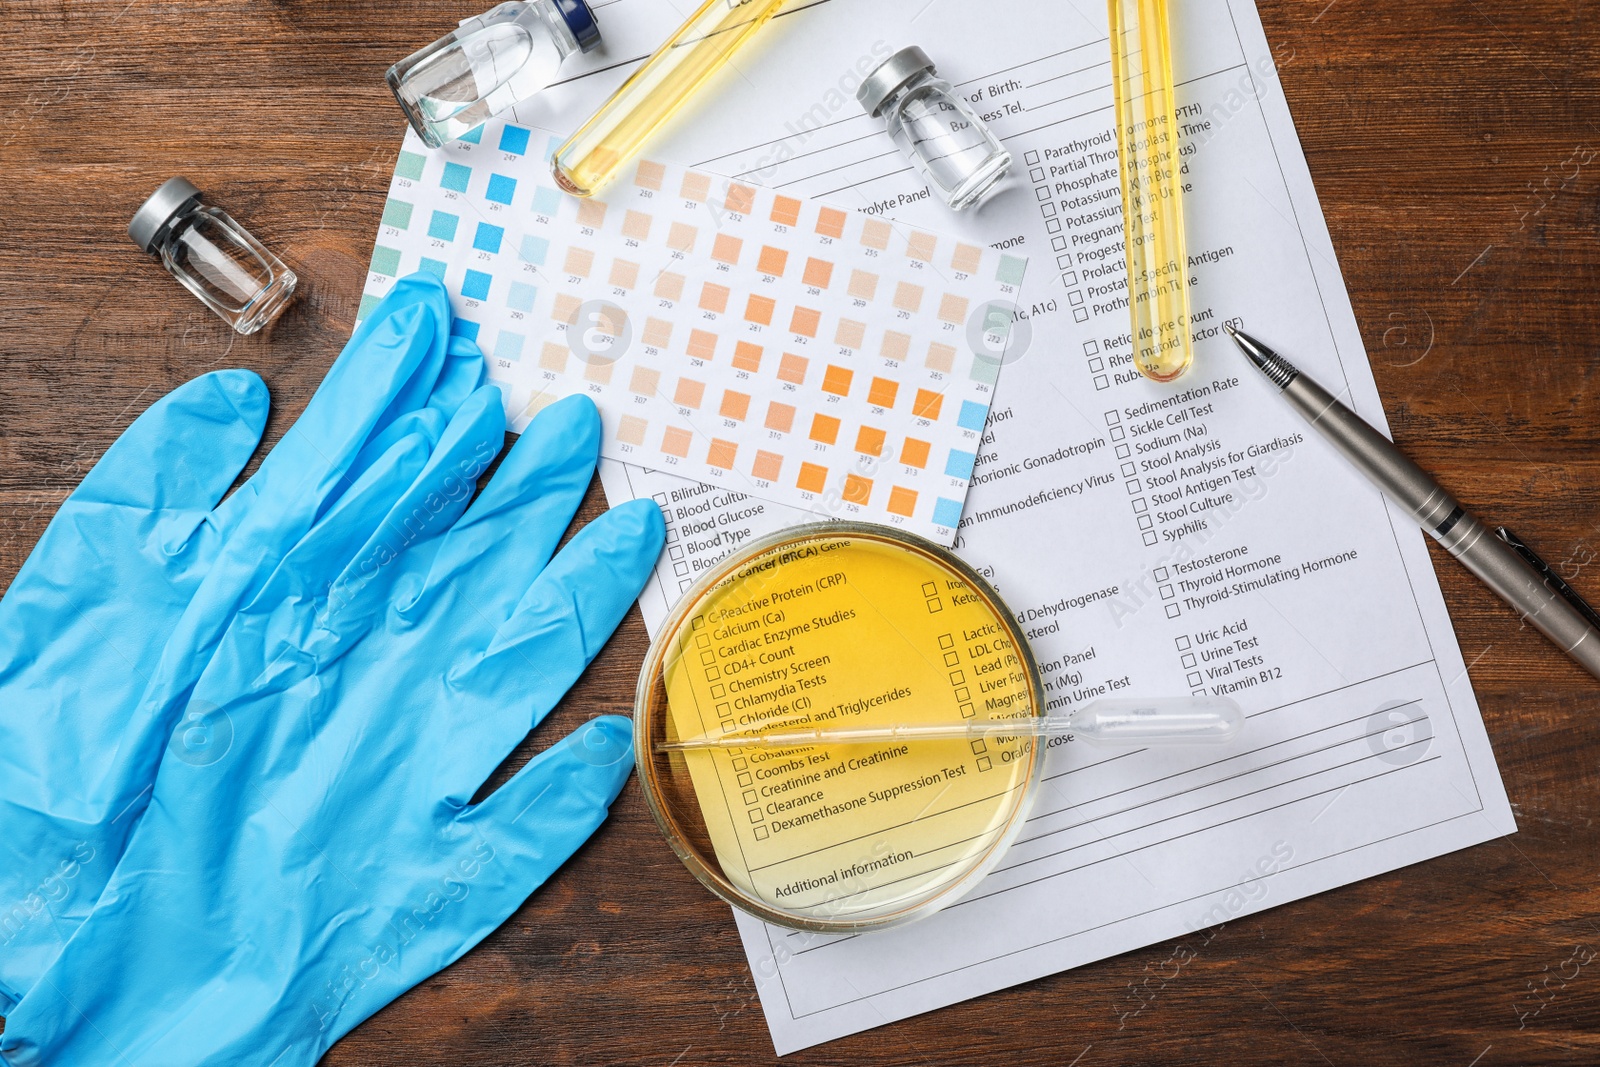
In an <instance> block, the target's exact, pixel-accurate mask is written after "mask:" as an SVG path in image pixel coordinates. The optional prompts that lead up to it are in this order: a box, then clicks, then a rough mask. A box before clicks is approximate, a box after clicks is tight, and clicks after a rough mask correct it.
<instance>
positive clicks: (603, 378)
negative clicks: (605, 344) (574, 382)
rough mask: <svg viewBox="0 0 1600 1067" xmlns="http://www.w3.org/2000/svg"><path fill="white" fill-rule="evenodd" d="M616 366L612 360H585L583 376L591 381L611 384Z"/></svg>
mask: <svg viewBox="0 0 1600 1067" xmlns="http://www.w3.org/2000/svg"><path fill="white" fill-rule="evenodd" d="M616 366H617V365H616V363H615V362H614V361H612V360H604V361H600V360H595V361H593V362H591V361H589V360H584V361H583V376H584V377H585V378H587V379H588V380H589V381H591V382H599V383H600V384H601V385H609V384H610V383H611V372H612V371H613V370H615V369H616Z"/></svg>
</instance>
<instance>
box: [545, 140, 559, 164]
mask: <svg viewBox="0 0 1600 1067" xmlns="http://www.w3.org/2000/svg"><path fill="white" fill-rule="evenodd" d="M561 140H562V139H561V138H560V137H552V138H550V143H549V144H547V145H545V146H544V161H545V162H546V163H548V162H550V161H551V160H552V159H554V158H555V156H556V149H558V148H560V147H561Z"/></svg>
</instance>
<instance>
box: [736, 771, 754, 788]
mask: <svg viewBox="0 0 1600 1067" xmlns="http://www.w3.org/2000/svg"><path fill="white" fill-rule="evenodd" d="M752 783H753V779H752V778H751V777H750V772H749V771H745V772H744V773H743V774H741V775H739V785H740V787H741V788H742V787H744V786H747V785H751V784H752Z"/></svg>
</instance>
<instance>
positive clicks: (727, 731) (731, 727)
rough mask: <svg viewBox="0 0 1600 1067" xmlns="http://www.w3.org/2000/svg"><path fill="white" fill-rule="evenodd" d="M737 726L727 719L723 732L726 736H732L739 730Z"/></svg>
mask: <svg viewBox="0 0 1600 1067" xmlns="http://www.w3.org/2000/svg"><path fill="white" fill-rule="evenodd" d="M737 726H738V724H737V723H735V722H734V721H733V720H732V719H726V720H724V721H723V723H722V732H723V733H725V734H731V733H733V731H734V730H735V729H736V728H737Z"/></svg>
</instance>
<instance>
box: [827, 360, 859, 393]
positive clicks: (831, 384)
mask: <svg viewBox="0 0 1600 1067" xmlns="http://www.w3.org/2000/svg"><path fill="white" fill-rule="evenodd" d="M855 376H856V373H855V371H853V370H850V369H849V368H848V367H835V366H834V365H833V364H832V363H830V364H828V369H827V370H825V371H823V372H822V391H823V392H824V393H836V394H838V395H839V396H849V395H850V382H851V381H852V380H854V378H855Z"/></svg>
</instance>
